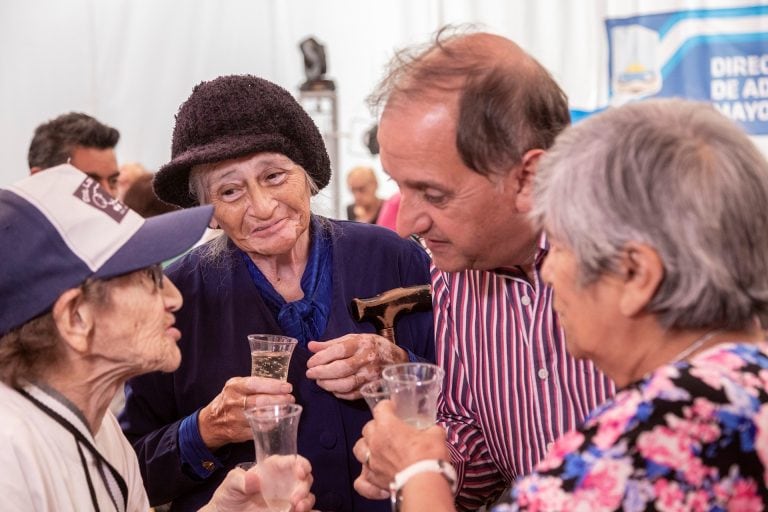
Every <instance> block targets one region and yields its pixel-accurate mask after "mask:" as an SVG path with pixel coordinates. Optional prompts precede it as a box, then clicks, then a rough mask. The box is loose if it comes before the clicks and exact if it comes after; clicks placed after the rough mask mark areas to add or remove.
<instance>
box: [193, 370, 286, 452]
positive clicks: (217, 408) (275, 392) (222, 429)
mask: <svg viewBox="0 0 768 512" xmlns="http://www.w3.org/2000/svg"><path fill="white" fill-rule="evenodd" d="M292 390H293V386H291V385H290V384H289V383H287V382H283V381H281V380H277V379H267V378H264V377H232V378H231V379H229V380H228V381H227V382H226V384H224V389H222V390H221V393H219V394H218V395H216V397H215V398H214V399H213V400H211V403H209V404H208V405H206V406H205V407H203V408H202V409H201V410H200V416H199V417H198V425H199V426H200V437H202V439H203V442H204V443H205V445H206V446H207V447H208V449H210V450H215V449H217V448H220V447H222V446H224V445H226V444H229V443H240V442H243V441H249V440H251V439H253V433H252V432H251V427H250V425H249V424H248V420H247V419H246V418H245V413H244V412H243V411H244V410H245V408H246V407H254V406H257V405H276V404H290V403H293V402H294V401H295V400H294V398H293V395H291V394H290V393H291V391H292Z"/></svg>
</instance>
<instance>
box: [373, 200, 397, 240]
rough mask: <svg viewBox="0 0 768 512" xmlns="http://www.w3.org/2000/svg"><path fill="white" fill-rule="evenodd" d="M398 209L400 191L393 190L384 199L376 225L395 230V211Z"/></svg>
mask: <svg viewBox="0 0 768 512" xmlns="http://www.w3.org/2000/svg"><path fill="white" fill-rule="evenodd" d="M398 210H400V192H399V191H398V192H395V193H394V194H392V195H391V196H390V197H389V198H388V199H385V200H384V203H383V204H382V205H381V210H379V217H378V218H377V219H376V225H377V226H384V227H385V228H389V229H391V230H392V231H397V212H398Z"/></svg>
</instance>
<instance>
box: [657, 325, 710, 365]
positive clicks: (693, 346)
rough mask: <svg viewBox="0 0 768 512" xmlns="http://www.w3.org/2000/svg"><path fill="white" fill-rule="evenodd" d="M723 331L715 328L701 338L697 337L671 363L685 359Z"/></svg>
mask: <svg viewBox="0 0 768 512" xmlns="http://www.w3.org/2000/svg"><path fill="white" fill-rule="evenodd" d="M721 332H723V331H722V330H720V329H714V330H712V331H708V332H705V333H704V334H702V335H701V336H700V337H699V338H697V339H695V340H694V341H693V343H691V344H690V345H688V346H687V347H686V348H684V349H683V350H682V351H681V352H680V353H678V354H677V355H676V356H675V358H674V359H672V361H671V362H670V364H674V363H677V362H679V361H685V360H686V359H687V358H688V357H689V356H690V355H691V354H693V353H694V352H696V351H697V350H699V349H700V348H701V347H702V346H703V345H704V344H705V343H706V342H708V341H709V340H711V339H712V338H713V337H715V336H717V335H718V334H720V333H721Z"/></svg>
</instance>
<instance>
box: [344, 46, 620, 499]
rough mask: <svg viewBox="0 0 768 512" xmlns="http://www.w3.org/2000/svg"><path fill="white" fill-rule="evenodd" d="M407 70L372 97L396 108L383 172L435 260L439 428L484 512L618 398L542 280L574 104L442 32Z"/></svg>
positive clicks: (521, 70)
mask: <svg viewBox="0 0 768 512" xmlns="http://www.w3.org/2000/svg"><path fill="white" fill-rule="evenodd" d="M396 59H397V60H398V61H399V62H396V63H395V66H394V67H393V68H392V69H393V70H392V71H391V72H390V74H389V75H388V76H387V77H386V78H385V79H384V80H383V81H382V83H381V84H380V86H379V89H378V90H377V92H376V93H374V95H373V96H372V102H373V103H374V104H378V105H383V106H384V110H383V113H382V117H381V122H380V126H379V131H378V138H379V143H380V147H381V161H382V165H383V167H384V169H385V171H386V172H387V173H388V174H389V175H390V176H391V177H392V178H393V179H394V180H395V181H396V182H397V184H398V185H399V186H400V190H401V193H402V198H401V205H400V211H399V216H398V231H399V232H400V234H401V235H408V234H412V233H415V234H418V235H420V236H421V238H422V239H423V240H424V242H425V243H426V245H427V247H428V248H429V250H430V251H431V253H432V256H433V262H434V267H433V269H432V285H433V305H434V311H435V335H436V337H437V340H436V343H437V350H436V352H437V358H438V363H439V364H440V365H441V366H443V367H444V368H445V370H446V374H447V375H446V380H445V385H444V389H443V394H442V396H441V398H440V412H439V413H440V421H441V423H442V424H443V426H444V427H445V428H446V430H447V435H448V443H449V445H450V448H451V453H452V458H453V460H452V462H453V464H454V466H455V467H456V470H457V472H458V478H459V491H458V496H457V506H458V508H459V509H464V510H474V509H477V508H478V507H480V506H482V505H483V504H485V503H489V502H492V501H493V500H495V499H496V498H497V497H498V496H499V495H500V493H501V492H502V491H503V490H504V489H505V488H506V487H508V486H509V485H510V484H511V483H512V482H513V480H514V479H515V478H516V477H518V476H520V475H523V474H526V473H529V472H530V471H531V470H532V469H533V467H534V465H535V464H536V463H537V462H538V461H539V459H541V458H542V456H543V455H544V454H545V452H546V450H547V445H548V444H549V443H551V442H552V441H553V440H554V439H555V438H557V437H559V436H560V435H561V434H562V433H564V432H566V431H568V430H570V429H572V428H574V427H575V426H576V425H577V424H578V423H579V422H580V421H581V420H582V419H583V418H584V417H585V415H587V413H588V412H589V411H590V410H592V409H593V408H594V407H595V406H597V405H598V404H600V403H601V402H603V401H604V400H605V399H606V398H607V397H609V396H610V395H611V394H612V392H613V388H612V385H611V383H610V382H608V381H607V380H606V379H605V377H604V376H603V375H602V374H600V373H599V372H598V371H597V370H596V369H595V368H594V367H593V366H592V364H591V363H589V362H586V361H576V360H574V359H573V358H571V357H570V356H569V355H568V354H567V352H566V348H565V345H566V342H565V339H564V337H563V333H562V330H561V328H560V324H559V321H558V318H557V315H556V314H555V312H554V311H553V309H552V292H551V290H550V289H549V288H548V287H547V286H545V285H544V283H543V282H542V280H541V277H540V275H539V269H540V266H541V264H542V261H543V259H544V257H545V256H546V253H547V241H546V239H545V237H544V236H543V235H542V234H541V233H538V232H535V231H534V230H533V228H532V226H531V224H530V222H529V221H528V217H527V214H528V212H529V211H530V209H531V188H532V180H533V177H534V176H535V173H536V166H537V164H538V161H539V158H540V157H541V156H542V154H543V153H544V151H545V150H546V149H547V148H549V147H550V146H551V144H552V143H553V141H554V138H555V136H556V135H557V134H558V133H559V132H560V131H561V130H562V129H564V128H565V127H566V126H567V125H568V123H569V122H570V116H569V111H568V104H567V99H566V96H565V94H564V93H563V91H562V90H561V89H560V88H559V87H558V85H557V84H556V83H555V82H554V80H553V79H552V77H551V76H550V75H549V73H548V72H547V71H546V70H545V69H544V68H543V67H542V66H541V65H540V64H539V63H538V62H536V61H535V60H534V59H533V58H532V57H530V56H529V55H527V54H526V53H525V52H524V51H523V50H521V49H520V48H519V47H518V46H517V45H515V44H514V43H513V42H512V41H510V40H508V39H505V38H502V37H499V36H494V35H491V34H483V33H474V34H462V35H452V36H447V37H446V36H445V34H444V33H442V32H441V34H439V35H438V37H437V38H436V42H435V44H433V45H432V47H430V48H429V49H427V50H425V51H421V52H419V53H410V54H409V53H407V52H400V53H399V54H398V56H397V57H396ZM575 214H578V213H577V212H575ZM364 476H365V475H364ZM358 489H360V487H358Z"/></svg>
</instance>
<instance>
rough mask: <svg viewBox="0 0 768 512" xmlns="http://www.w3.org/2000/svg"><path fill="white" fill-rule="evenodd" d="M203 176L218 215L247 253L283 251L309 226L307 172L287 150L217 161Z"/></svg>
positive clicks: (277, 253)
mask: <svg viewBox="0 0 768 512" xmlns="http://www.w3.org/2000/svg"><path fill="white" fill-rule="evenodd" d="M204 180H205V185H206V192H207V196H208V199H209V201H210V203H211V204H212V205H213V207H214V213H213V217H214V219H215V220H216V222H217V223H218V224H219V227H221V229H223V230H224V232H225V233H226V234H227V236H229V238H231V239H232V241H233V242H234V243H235V245H237V246H238V247H239V248H240V249H242V250H243V251H245V252H246V253H249V254H256V255H261V256H278V255H281V254H285V253H287V252H289V251H290V250H291V249H293V247H294V246H295V245H296V242H297V241H298V240H299V237H300V236H301V235H302V234H303V233H305V232H306V231H307V228H308V227H309V220H310V210H309V199H310V195H311V193H310V189H309V183H308V182H307V175H306V173H305V172H304V169H302V168H301V167H300V166H299V165H297V164H296V163H294V162H293V161H292V160H291V159H290V158H288V157H287V156H285V155H281V154H279V153H257V154H255V155H251V156H247V157H244V158H239V159H235V160H225V161H223V162H219V163H217V164H213V165H212V166H211V167H210V168H209V169H208V170H207V171H206V173H205V176H204Z"/></svg>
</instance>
